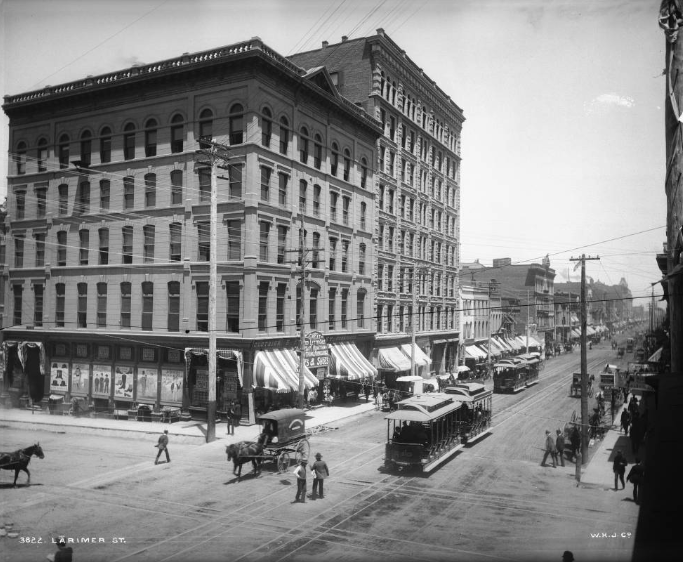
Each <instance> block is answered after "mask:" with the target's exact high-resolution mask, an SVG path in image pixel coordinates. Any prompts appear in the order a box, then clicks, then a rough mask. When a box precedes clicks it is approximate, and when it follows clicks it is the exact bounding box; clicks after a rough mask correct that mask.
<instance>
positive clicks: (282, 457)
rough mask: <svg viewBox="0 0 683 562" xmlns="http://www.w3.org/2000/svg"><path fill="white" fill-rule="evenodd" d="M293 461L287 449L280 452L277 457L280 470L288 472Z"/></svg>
mask: <svg viewBox="0 0 683 562" xmlns="http://www.w3.org/2000/svg"><path fill="white" fill-rule="evenodd" d="M291 462H292V459H291V458H290V456H289V453H288V452H287V451H282V453H280V454H279V455H278V457H277V470H278V472H287V469H288V468H289V464H290V463H291Z"/></svg>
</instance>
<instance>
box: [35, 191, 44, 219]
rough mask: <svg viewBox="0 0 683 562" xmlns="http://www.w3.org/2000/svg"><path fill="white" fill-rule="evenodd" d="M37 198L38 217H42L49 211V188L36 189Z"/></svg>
mask: <svg viewBox="0 0 683 562" xmlns="http://www.w3.org/2000/svg"><path fill="white" fill-rule="evenodd" d="M36 200H37V209H38V210H37V214H38V218H39V219H42V218H44V217H45V214H46V212H47V189H45V188H40V189H36Z"/></svg>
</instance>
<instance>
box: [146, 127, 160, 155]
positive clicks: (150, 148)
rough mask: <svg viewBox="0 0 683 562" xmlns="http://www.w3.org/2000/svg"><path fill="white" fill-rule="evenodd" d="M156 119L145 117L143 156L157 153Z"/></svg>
mask: <svg viewBox="0 0 683 562" xmlns="http://www.w3.org/2000/svg"><path fill="white" fill-rule="evenodd" d="M158 126H159V124H158V123H157V120H156V119H147V123H145V156H156V155H157V127H158Z"/></svg>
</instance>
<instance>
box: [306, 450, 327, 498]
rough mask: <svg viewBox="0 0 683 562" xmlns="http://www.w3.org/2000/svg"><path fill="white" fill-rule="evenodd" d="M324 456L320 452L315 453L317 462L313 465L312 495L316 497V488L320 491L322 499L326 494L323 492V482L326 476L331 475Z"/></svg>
mask: <svg viewBox="0 0 683 562" xmlns="http://www.w3.org/2000/svg"><path fill="white" fill-rule="evenodd" d="M322 458H323V456H322V455H321V454H320V453H316V454H315V462H314V463H313V464H312V465H311V472H312V473H313V476H314V477H313V493H312V494H311V497H312V498H313V499H315V497H316V490H317V491H318V495H319V496H320V499H323V498H324V497H325V496H324V494H323V482H324V480H325V478H326V477H328V476H329V475H330V471H329V469H328V468H327V463H326V462H325V461H324V460H322Z"/></svg>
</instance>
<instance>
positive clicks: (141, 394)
mask: <svg viewBox="0 0 683 562" xmlns="http://www.w3.org/2000/svg"><path fill="white" fill-rule="evenodd" d="M158 378H159V373H158V372H157V370H156V369H140V368H138V378H137V393H136V394H135V396H136V399H137V400H152V401H156V399H157V380H158Z"/></svg>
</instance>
